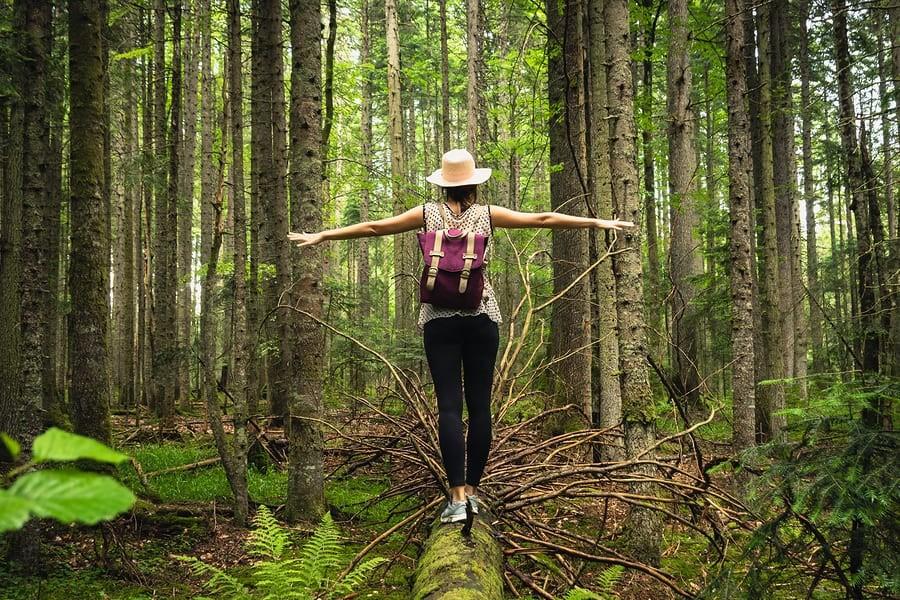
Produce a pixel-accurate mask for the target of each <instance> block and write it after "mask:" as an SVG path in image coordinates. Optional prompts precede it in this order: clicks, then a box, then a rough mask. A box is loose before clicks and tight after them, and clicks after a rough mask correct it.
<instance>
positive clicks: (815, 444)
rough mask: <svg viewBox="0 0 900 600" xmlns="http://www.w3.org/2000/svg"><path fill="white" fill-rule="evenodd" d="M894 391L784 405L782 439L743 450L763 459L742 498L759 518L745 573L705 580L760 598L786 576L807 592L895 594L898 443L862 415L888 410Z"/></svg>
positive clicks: (899, 556)
mask: <svg viewBox="0 0 900 600" xmlns="http://www.w3.org/2000/svg"><path fill="white" fill-rule="evenodd" d="M897 397H898V388H897V382H884V381H879V382H874V383H868V384H864V383H860V382H858V383H853V384H841V383H838V384H836V385H834V386H832V387H831V388H829V389H826V390H824V391H822V392H819V393H817V392H815V390H811V399H810V404H809V406H808V407H806V408H805V409H802V410H800V409H794V410H790V411H788V412H789V416H790V417H791V419H790V423H791V426H790V431H789V436H790V437H789V439H788V441H784V442H773V443H770V444H767V445H764V446H761V447H759V448H758V449H757V450H755V451H753V452H751V453H748V455H747V456H746V457H745V458H746V462H747V463H748V464H751V463H752V464H766V463H768V464H769V465H770V466H769V467H768V469H766V470H765V471H764V472H763V473H762V474H761V476H760V477H758V478H757V479H756V480H755V481H754V483H753V488H752V494H751V498H750V505H751V506H754V507H757V508H758V510H759V512H760V516H761V518H762V519H763V523H762V525H761V526H760V527H759V528H757V530H756V531H755V532H754V534H753V535H752V536H751V537H750V539H749V540H748V542H747V544H746V547H745V553H746V558H747V559H748V561H749V563H750V567H749V572H748V573H747V575H746V579H745V580H744V581H743V582H742V583H741V584H740V585H739V586H738V585H736V584H734V583H731V584H729V583H726V581H725V580H732V582H733V579H734V575H735V570H736V567H735V566H734V565H728V566H727V568H726V569H725V571H724V573H723V577H722V579H721V580H720V581H717V582H716V583H715V584H714V586H713V588H714V589H715V590H716V591H717V593H718V594H719V595H724V596H726V597H741V598H743V597H760V595H765V594H766V592H767V590H771V589H775V588H776V587H777V586H778V585H783V584H785V583H786V582H789V583H791V584H793V585H802V586H805V587H806V588H807V590H806V591H805V592H801V593H807V594H809V596H808V597H812V595H813V594H814V592H815V591H816V590H817V589H818V588H830V589H832V590H833V589H835V587H837V588H843V590H844V592H845V593H848V594H851V595H853V594H855V592H854V591H853V590H857V591H860V593H862V590H866V589H871V590H879V591H880V592H882V593H885V594H887V595H896V594H898V593H900V578H898V576H897V574H898V573H900V541H898V540H900V521H898V520H897V514H898V512H900V484H898V481H897V477H896V474H897V472H898V470H900V443H898V441H900V440H898V435H897V433H896V432H895V431H890V430H888V429H887V428H884V427H883V426H882V425H881V422H882V421H881V419H879V422H878V424H877V425H874V426H873V425H872V424H869V423H867V422H866V421H865V420H864V419H862V417H861V415H862V413H863V411H864V410H866V411H869V410H874V411H877V412H878V413H880V414H881V415H885V414H891V412H892V411H893V410H896V398H897ZM738 587H740V588H741V589H740V591H737V590H736V589H734V588H738Z"/></svg>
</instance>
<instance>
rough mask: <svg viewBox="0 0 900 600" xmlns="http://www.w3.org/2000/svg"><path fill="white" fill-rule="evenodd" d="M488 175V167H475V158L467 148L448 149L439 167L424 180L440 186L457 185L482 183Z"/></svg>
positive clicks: (489, 174) (489, 172)
mask: <svg viewBox="0 0 900 600" xmlns="http://www.w3.org/2000/svg"><path fill="white" fill-rule="evenodd" d="M490 176H491V170H490V169H486V168H483V169H476V168H475V159H474V158H472V155H471V154H469V151H468V150H450V151H448V152H445V153H444V156H443V157H441V168H440V169H437V170H436V171H435V172H434V173H432V174H431V175H429V176H428V177H426V178H425V180H426V181H427V182H428V183H433V184H434V185H439V186H441V187H458V186H461V185H477V184H479V183H484V182H485V181H487V180H488V178H490Z"/></svg>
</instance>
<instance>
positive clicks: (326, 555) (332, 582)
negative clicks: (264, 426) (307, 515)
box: [178, 505, 384, 600]
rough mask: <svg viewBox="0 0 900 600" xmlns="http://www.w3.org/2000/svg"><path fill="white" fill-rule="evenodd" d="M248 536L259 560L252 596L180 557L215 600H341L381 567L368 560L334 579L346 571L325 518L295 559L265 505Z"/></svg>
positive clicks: (336, 533) (339, 543) (336, 535)
mask: <svg viewBox="0 0 900 600" xmlns="http://www.w3.org/2000/svg"><path fill="white" fill-rule="evenodd" d="M253 526H254V529H253V532H252V533H251V535H250V539H249V540H248V542H247V552H248V553H249V554H250V555H251V556H254V557H256V558H257V559H258V561H257V562H256V563H255V564H254V565H253V572H252V579H253V583H252V588H253V592H252V593H251V592H250V591H248V589H247V588H246V587H245V586H244V585H243V584H241V583H240V582H239V581H238V580H237V579H235V578H234V577H232V576H230V575H229V574H228V573H226V572H225V571H223V570H221V569H219V568H216V567H213V566H210V565H207V564H205V563H203V562H202V561H199V560H197V559H196V558H192V557H187V556H182V557H178V558H179V559H180V560H184V561H185V562H188V563H190V565H191V570H192V572H193V573H194V574H195V575H202V576H208V577H209V579H208V580H207V582H206V583H205V584H204V587H205V588H206V589H207V590H209V591H211V592H213V593H214V594H215V595H216V597H217V598H233V599H243V598H256V597H259V598H265V599H276V598H277V599H281V598H295V599H297V600H312V598H341V597H343V596H345V595H347V594H348V593H350V592H352V591H353V590H354V589H356V588H357V587H359V586H360V585H362V584H363V582H365V580H366V579H367V578H368V577H369V575H370V574H371V572H372V571H373V570H374V569H375V568H376V567H378V565H380V564H382V563H383V562H384V559H383V558H373V559H369V560H367V561H364V562H362V563H360V564H359V565H357V566H356V567H355V568H353V569H352V570H350V572H349V573H348V574H347V575H345V576H343V577H340V578H338V574H339V573H342V572H343V570H344V566H345V562H346V561H345V557H344V553H343V545H344V542H343V540H342V539H341V532H340V529H338V527H337V525H335V523H334V521H333V520H332V518H331V515H330V514H328V513H326V514H325V516H324V517H322V521H321V523H320V524H319V526H318V527H317V528H316V531H315V533H313V535H312V537H311V538H309V540H307V542H306V544H305V545H304V546H303V548H302V549H301V550H300V552H299V554H297V555H296V556H295V554H294V553H291V552H289V551H290V549H291V546H292V544H291V537H290V534H289V532H288V530H287V529H285V528H284V527H282V526H281V525H280V524H279V523H278V521H277V520H276V519H275V517H274V515H273V514H272V513H271V511H269V509H267V508H266V507H265V506H264V505H263V506H260V508H259V510H258V511H257V513H256V516H255V517H254V519H253Z"/></svg>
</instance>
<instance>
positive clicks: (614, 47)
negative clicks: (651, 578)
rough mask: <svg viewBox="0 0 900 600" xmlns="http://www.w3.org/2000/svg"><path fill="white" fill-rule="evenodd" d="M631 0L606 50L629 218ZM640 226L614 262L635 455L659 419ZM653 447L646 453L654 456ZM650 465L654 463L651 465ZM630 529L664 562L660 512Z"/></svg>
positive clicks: (638, 513)
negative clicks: (652, 376) (649, 359)
mask: <svg viewBox="0 0 900 600" xmlns="http://www.w3.org/2000/svg"><path fill="white" fill-rule="evenodd" d="M630 37H631V36H630V33H629V29H628V3H627V2H626V1H625V0H608V2H607V4H606V51H607V60H608V63H609V72H608V73H609V74H608V79H607V85H608V88H609V112H610V117H611V118H610V121H609V124H610V138H609V139H610V170H611V171H612V172H613V173H615V177H613V179H612V197H613V202H614V203H615V206H616V211H617V213H618V214H619V215H621V216H622V217H623V218H625V219H627V220H630V221H634V222H635V223H640V222H641V218H640V217H641V210H640V190H639V188H638V178H637V167H636V164H637V161H636V153H637V148H636V143H635V142H636V140H635V138H636V134H635V124H634V109H633V106H634V105H633V101H634V87H633V85H632V74H631V64H630V62H631V61H630V51H631V41H630ZM640 231H641V229H640V227H638V228H637V229H635V230H633V231H628V232H626V233H625V234H624V236H623V238H624V239H622V243H621V246H620V247H619V249H621V250H624V252H623V253H622V254H619V255H617V257H616V258H617V260H616V261H615V262H614V265H613V266H614V269H615V277H616V310H617V313H618V318H619V330H618V331H619V365H620V370H619V373H620V375H619V378H620V379H619V380H620V382H621V386H622V421H623V424H624V427H625V451H626V454H627V456H628V457H635V456H637V455H639V454H641V453H643V452H645V451H646V450H648V449H649V448H650V446H652V444H653V443H654V440H655V438H656V432H655V429H654V423H653V394H652V392H651V390H650V380H649V376H648V373H647V363H646V358H645V357H646V355H647V341H646V334H645V324H644V289H643V278H642V275H641V238H640ZM652 454H653V453H652V452H650V453H648V454H644V457H645V458H650V455H652ZM648 471H649V469H648ZM632 487H633V490H634V492H635V493H639V494H647V495H652V494H653V488H652V486H650V485H648V484H635V485H633V486H632ZM626 529H627V530H628V531H629V534H628V536H629V539H628V541H627V546H629V547H630V549H631V551H632V554H633V556H634V557H635V558H637V559H638V560H641V561H644V562H648V563H651V564H653V563H658V562H659V558H660V541H661V519H660V514H659V513H658V512H656V511H654V510H653V509H651V508H648V507H633V508H632V511H631V513H630V515H629V518H628V525H627V526H626Z"/></svg>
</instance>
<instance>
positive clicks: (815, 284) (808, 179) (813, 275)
mask: <svg viewBox="0 0 900 600" xmlns="http://www.w3.org/2000/svg"><path fill="white" fill-rule="evenodd" d="M808 18H809V0H803V2H802V3H801V5H800V19H799V26H800V39H799V42H800V44H799V62H800V106H802V107H803V109H802V110H801V127H802V129H803V142H802V143H803V198H804V200H805V203H806V279H807V286H808V289H809V292H808V293H809V297H810V301H809V320H808V331H809V341H810V345H811V347H812V356H813V362H812V370H813V372H814V373H817V372H821V371H823V370H824V369H823V365H822V363H823V359H824V357H825V355H826V353H825V348H824V345H823V343H822V312H821V310H820V308H819V307H820V306H822V305H823V299H822V294H821V292H820V290H819V256H818V250H817V248H816V196H815V193H816V191H815V180H814V177H815V174H814V172H813V156H812V97H811V94H810V91H809V80H810V77H811V73H810V65H809V32H808V31H807V28H806V21H807V19H808ZM798 310H799V309H798Z"/></svg>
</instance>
